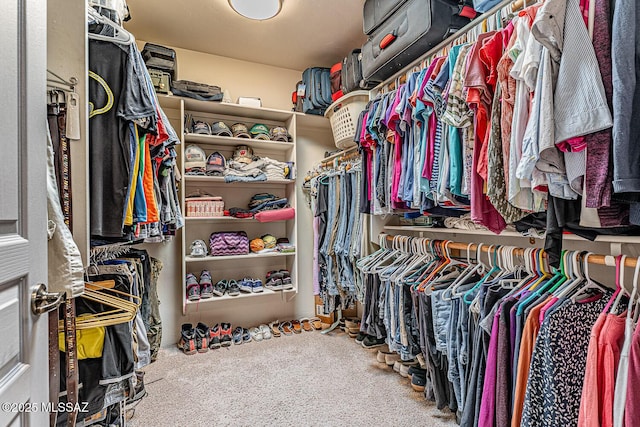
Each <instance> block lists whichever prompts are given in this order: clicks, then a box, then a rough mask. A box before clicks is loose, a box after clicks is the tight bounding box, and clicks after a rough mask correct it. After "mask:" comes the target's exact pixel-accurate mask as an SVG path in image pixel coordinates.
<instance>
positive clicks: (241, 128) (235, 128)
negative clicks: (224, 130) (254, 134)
mask: <svg viewBox="0 0 640 427" xmlns="http://www.w3.org/2000/svg"><path fill="white" fill-rule="evenodd" d="M231 132H232V133H233V136H234V137H236V138H251V135H250V134H249V129H248V128H247V126H246V125H245V124H244V123H235V124H233V125H232V126H231Z"/></svg>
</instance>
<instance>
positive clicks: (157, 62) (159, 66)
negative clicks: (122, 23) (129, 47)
mask: <svg viewBox="0 0 640 427" xmlns="http://www.w3.org/2000/svg"><path fill="white" fill-rule="evenodd" d="M142 58H143V59H144V63H145V64H146V66H147V68H153V69H156V70H160V71H164V72H165V73H169V75H170V76H171V80H175V79H176V74H177V70H176V69H177V59H176V51H175V50H173V49H169V48H168V47H164V46H160V45H159V44H153V43H145V45H144V48H143V49H142Z"/></svg>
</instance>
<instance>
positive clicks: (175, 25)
mask: <svg viewBox="0 0 640 427" xmlns="http://www.w3.org/2000/svg"><path fill="white" fill-rule="evenodd" d="M127 4H128V5H129V10H130V12H131V17H132V19H131V20H130V21H129V22H127V23H126V24H125V27H126V28H127V30H129V31H131V32H132V33H133V34H134V35H135V37H136V38H137V39H139V40H144V41H149V42H153V43H158V44H162V45H168V46H175V47H180V48H183V49H190V50H195V51H199V52H205V53H210V54H214V55H220V56H226V57H229V58H235V59H241V60H246V61H251V62H257V63H261V64H267V65H274V66H277V67H282V68H290V69H293V70H300V71H301V70H304V69H305V68H307V67H310V66H325V67H330V66H331V65H333V64H334V63H336V62H338V61H340V60H341V59H342V58H343V57H344V56H345V55H346V54H347V53H348V52H350V51H351V49H354V48H357V47H360V46H362V43H363V42H364V40H365V36H364V35H363V33H362V7H363V4H364V0H284V1H283V4H282V11H281V12H280V14H279V15H278V16H276V17H275V18H273V19H270V20H267V21H252V20H250V19H247V18H244V17H241V16H240V15H238V14H236V13H235V12H234V11H233V10H232V9H231V7H230V6H229V3H228V1H227V0H187V1H184V2H183V1H176V0H154V1H149V0H127Z"/></svg>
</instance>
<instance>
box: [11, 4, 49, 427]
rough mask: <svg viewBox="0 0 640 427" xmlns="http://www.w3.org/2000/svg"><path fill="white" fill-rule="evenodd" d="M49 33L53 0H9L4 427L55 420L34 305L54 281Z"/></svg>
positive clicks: (44, 324) (43, 334)
mask: <svg viewBox="0 0 640 427" xmlns="http://www.w3.org/2000/svg"><path fill="white" fill-rule="evenodd" d="M46 34H47V31H46V0H2V13H0V60H1V61H2V70H1V71H0V74H1V76H0V97H1V101H0V405H1V407H0V426H7V425H9V426H29V425H30V426H35V427H42V426H46V425H48V424H49V421H48V419H49V417H48V414H46V413H43V412H42V411H41V409H42V406H40V404H41V403H46V402H47V401H48V400H49V393H48V383H49V367H48V344H47V328H48V321H47V315H46V314H45V315H42V316H35V315H33V314H32V313H31V308H30V304H31V291H32V290H33V288H34V287H35V286H36V285H37V284H39V283H45V284H46V280H47V237H46V224H47V217H46V215H47V198H46V164H47V163H46V160H47V139H46V127H45V126H46ZM45 409H46V408H45ZM21 410H22V412H20V411H21Z"/></svg>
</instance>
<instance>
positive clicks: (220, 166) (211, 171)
mask: <svg viewBox="0 0 640 427" xmlns="http://www.w3.org/2000/svg"><path fill="white" fill-rule="evenodd" d="M226 163H227V162H226V160H225V159H224V156H223V155H222V154H220V153H219V152H217V151H216V152H215V153H211V154H210V155H209V158H208V159H207V167H206V172H207V175H213V176H221V175H222V174H223V173H224V169H225V166H226Z"/></svg>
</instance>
